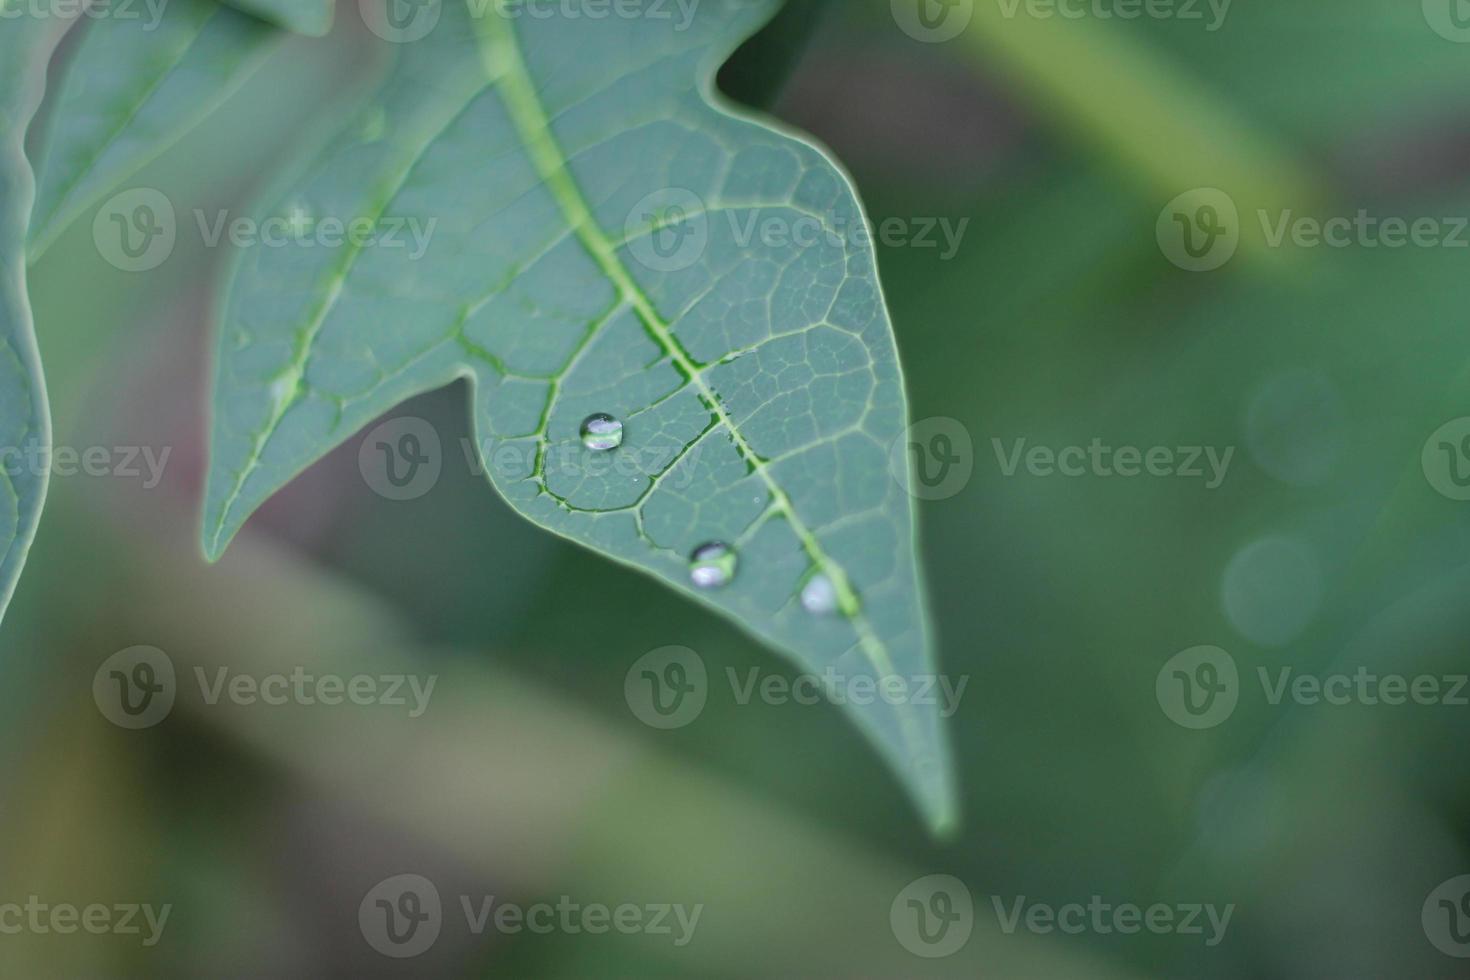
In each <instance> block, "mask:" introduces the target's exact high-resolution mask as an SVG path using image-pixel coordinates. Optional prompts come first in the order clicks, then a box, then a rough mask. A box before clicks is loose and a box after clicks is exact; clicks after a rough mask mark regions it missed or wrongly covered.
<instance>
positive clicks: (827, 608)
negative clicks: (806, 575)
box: [801, 574, 837, 616]
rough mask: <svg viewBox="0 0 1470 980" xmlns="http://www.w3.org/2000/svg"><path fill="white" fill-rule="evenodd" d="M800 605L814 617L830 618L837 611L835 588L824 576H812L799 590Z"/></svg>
mask: <svg viewBox="0 0 1470 980" xmlns="http://www.w3.org/2000/svg"><path fill="white" fill-rule="evenodd" d="M801 605H802V608H803V609H805V610H806V611H807V612H809V613H812V614H813V615H816V616H830V615H832V614H833V613H835V612H836V611H837V586H835V585H833V584H832V580H831V579H830V578H828V577H827V576H825V575H820V574H818V575H813V576H812V577H811V578H810V579H808V580H807V583H806V585H805V586H804V587H803V588H802V590H801Z"/></svg>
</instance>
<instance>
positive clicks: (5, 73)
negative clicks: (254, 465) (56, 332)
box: [0, 0, 68, 613]
mask: <svg viewBox="0 0 1470 980" xmlns="http://www.w3.org/2000/svg"><path fill="white" fill-rule="evenodd" d="M7 7H10V8H12V9H9V10H7V9H6V8H7ZM19 8H20V3H19V2H18V0H0V14H4V15H5V19H4V21H3V23H4V29H3V30H0V447H3V448H4V449H5V450H6V453H5V458H4V461H3V465H0V613H3V612H4V611H5V607H6V606H8V605H9V604H10V597H11V596H12V595H13V594H14V593H15V583H16V581H17V579H19V578H20V570H21V567H22V566H23V565H24V564H25V559H26V554H27V552H29V551H30V547H31V541H32V539H33V538H34V537H35V534H36V524H37V522H38V521H39V520H40V518H41V507H42V505H43V504H44V503H45V500H46V482H47V478H48V476H49V474H50V467H49V466H48V465H33V463H36V464H44V463H46V462H49V460H50V449H51V416H50V411H49V409H48V406H47V404H46V385H45V382H44V381H43V380H42V377H41V358H40V354H39V352H38V351H37V349H36V331H35V324H34V323H33V322H32V319H31V305H30V300H29V298H28V297H27V295H26V283H25V272H26V262H25V234H26V220H27V218H28V217H29V215H30V212H31V200H32V197H33V195H34V193H35V183H34V180H33V178H32V176H31V168H30V164H29V163H28V162H27V160H26V156H25V146H24V144H25V132H26V127H27V126H29V125H30V122H31V118H32V117H33V116H34V115H35V112H36V107H37V106H38V105H39V104H40V101H41V93H42V90H43V88H44V86H45V78H46V65H47V63H48V62H49V61H50V58H51V52H52V51H53V50H54V49H55V46H56V44H57V43H58V42H59V41H60V40H61V36H62V34H63V33H64V32H65V30H66V27H67V26H68V22H67V21H64V20H61V19H58V18H55V17H49V16H46V17H36V16H34V15H30V14H27V13H25V12H23V11H22V10H20V9H19Z"/></svg>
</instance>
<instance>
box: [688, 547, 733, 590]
mask: <svg viewBox="0 0 1470 980" xmlns="http://www.w3.org/2000/svg"><path fill="white" fill-rule="evenodd" d="M737 564H739V559H738V558H737V557H736V555H735V549H734V548H731V547H730V546H729V545H727V544H723V543H721V542H719V541H711V542H710V543H709V544H702V545H700V546H699V547H698V548H695V549H694V554H693V555H692V556H691V557H690V559H689V580H690V581H691V582H693V583H694V586H695V588H698V589H721V588H724V587H725V586H727V585H729V584H730V580H731V579H733V578H734V577H735V566H736V565H737Z"/></svg>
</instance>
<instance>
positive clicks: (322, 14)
mask: <svg viewBox="0 0 1470 980" xmlns="http://www.w3.org/2000/svg"><path fill="white" fill-rule="evenodd" d="M225 2H227V3H228V4H229V5H230V6H232V7H235V8H237V9H239V10H243V11H244V12H245V13H247V14H252V15H254V16H256V17H259V18H260V19H262V20H267V21H270V22H271V23H272V24H278V25H280V26H281V27H284V28H286V30H288V31H292V32H294V33H296V34H305V35H307V36H309V37H321V36H322V35H323V34H326V33H327V32H328V31H330V30H331V29H332V0H225ZM384 2H386V3H400V2H404V0H384Z"/></svg>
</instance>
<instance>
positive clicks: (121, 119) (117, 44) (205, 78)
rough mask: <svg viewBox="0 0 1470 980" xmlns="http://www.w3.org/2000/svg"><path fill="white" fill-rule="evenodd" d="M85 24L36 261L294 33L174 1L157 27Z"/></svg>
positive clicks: (42, 202)
mask: <svg viewBox="0 0 1470 980" xmlns="http://www.w3.org/2000/svg"><path fill="white" fill-rule="evenodd" d="M139 9H140V10H141V9H142V8H139ZM82 29H83V30H84V31H85V33H84V36H83V38H82V41H81V43H80V44H79V45H78V49H77V51H76V53H75V56H74V57H73V58H72V60H71V65H70V67H69V69H68V71H67V73H66V77H65V80H64V81H63V83H62V86H61V92H60V97H59V99H58V101H57V105H56V109H55V113H54V117H53V118H52V119H51V120H50V124H49V126H48V133H47V139H46V145H45V151H44V154H43V155H42V157H41V160H42V163H41V165H40V166H39V167H38V168H37V169H38V171H39V172H40V187H39V190H38V196H37V202H36V209H35V212H34V214H33V215H32V219H31V220H32V223H31V232H30V251H31V256H32V261H35V259H36V258H38V257H39V256H40V255H41V254H42V253H43V252H45V250H46V249H47V248H48V247H49V246H50V244H51V243H52V242H53V241H55V239H56V237H57V236H58V235H59V234H60V233H61V232H62V231H63V230H64V229H65V228H66V226H67V225H69V224H70V223H71V222H72V221H73V220H75V219H76V218H77V216H78V215H80V214H81V213H83V212H84V211H86V210H87V208H89V207H91V206H92V205H94V204H96V203H97V201H98V200H99V199H101V198H102V197H103V196H104V195H106V194H107V192H108V191H110V190H111V189H112V188H113V187H115V186H116V185H117V184H118V183H120V182H121V181H123V180H126V179H127V178H128V177H130V176H131V175H132V174H134V173H136V172H137V171H138V170H139V169H140V168H142V167H143V166H144V165H145V164H147V163H148V162H149V161H150V160H152V159H153V158H154V157H156V156H157V155H158V154H160V153H162V152H163V151H164V150H166V149H167V148H168V147H169V146H171V145H172V144H173V143H174V141H176V140H177V139H178V138H179V137H181V136H183V135H184V134H185V133H186V132H188V131H189V130H190V129H192V128H193V127H194V126H195V125H196V124H198V123H199V122H200V121H201V120H203V119H204V118H205V117H206V116H208V115H209V114H210V113H211V112H213V111H214V109H215V108H216V107H218V106H219V104H220V103H221V102H223V101H224V100H225V99H226V98H228V97H229V95H230V94H231V93H232V92H234V91H235V89H236V88H237V87H238V86H239V85H240V84H241V83H242V82H243V81H244V80H245V79H246V78H247V77H249V75H250V72H251V71H252V70H254V69H255V68H256V67H257V66H259V65H260V63H261V61H262V59H263V56H264V55H265V53H266V52H267V51H268V50H269V49H270V47H271V44H272V43H273V42H274V41H276V40H277V39H279V38H281V37H283V36H284V35H283V34H282V33H281V32H280V31H277V30H275V29H273V28H271V27H269V26H268V25H266V24H264V23H262V22H261V21H258V20H256V19H254V18H253V17H248V16H246V15H244V14H241V13H238V12H237V11H235V10H232V9H230V8H229V7H225V6H221V5H220V4H219V3H217V2H216V0H170V2H169V3H167V4H165V5H164V6H163V8H162V11H161V15H160V17H159V19H158V20H157V22H156V23H155V22H153V21H152V20H150V19H148V18H146V17H121V16H111V17H101V18H97V19H95V20H92V19H89V20H88V21H87V23H86V24H85V25H83V28H82Z"/></svg>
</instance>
